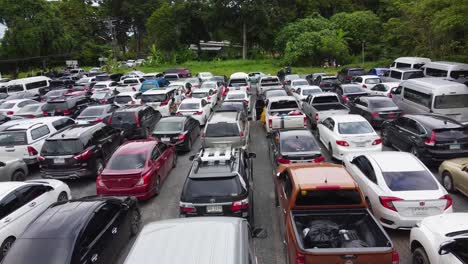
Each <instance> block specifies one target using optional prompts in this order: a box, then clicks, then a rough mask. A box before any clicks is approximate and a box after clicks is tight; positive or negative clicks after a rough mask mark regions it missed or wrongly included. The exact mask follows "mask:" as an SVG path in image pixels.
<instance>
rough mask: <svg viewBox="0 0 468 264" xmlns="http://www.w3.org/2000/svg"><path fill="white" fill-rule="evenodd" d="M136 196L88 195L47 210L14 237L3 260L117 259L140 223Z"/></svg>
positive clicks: (20, 263) (38, 263)
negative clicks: (101, 196)
mask: <svg viewBox="0 0 468 264" xmlns="http://www.w3.org/2000/svg"><path fill="white" fill-rule="evenodd" d="M140 219H141V216H140V210H139V209H138V207H137V202H136V200H135V199H134V198H128V197H123V198H113V197H107V198H100V197H88V198H82V199H78V200H71V201H68V202H60V203H56V204H54V205H52V206H51V207H49V208H48V209H47V210H45V211H44V212H43V213H42V214H41V215H40V216H39V217H38V218H36V220H35V221H34V222H32V223H31V224H30V225H29V227H28V228H27V229H26V231H25V232H24V233H23V234H22V235H21V236H20V237H19V238H18V239H17V240H16V241H15V243H14V244H13V246H12V247H11V249H10V250H9V252H8V254H7V255H6V257H5V259H4V260H3V262H2V263H3V264H31V263H34V264H55V263H57V264H58V263H60V264H67V263H70V264H75V263H80V264H84V263H99V264H105V263H109V264H111V263H112V264H113V263H116V261H117V257H118V256H119V253H120V252H121V250H122V249H123V248H124V247H125V246H126V245H127V243H128V241H129V239H130V237H132V236H134V235H136V233H137V232H138V230H139V227H140Z"/></svg>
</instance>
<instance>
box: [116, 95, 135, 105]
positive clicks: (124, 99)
mask: <svg viewBox="0 0 468 264" xmlns="http://www.w3.org/2000/svg"><path fill="white" fill-rule="evenodd" d="M131 101H133V99H132V97H131V96H130V95H121V96H116V97H115V102H116V103H118V104H126V103H128V102H131Z"/></svg>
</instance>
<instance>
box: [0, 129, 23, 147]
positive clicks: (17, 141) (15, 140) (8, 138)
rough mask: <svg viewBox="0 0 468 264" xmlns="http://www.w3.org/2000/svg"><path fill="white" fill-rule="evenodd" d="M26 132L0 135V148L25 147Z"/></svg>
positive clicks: (6, 132) (10, 132)
mask: <svg viewBox="0 0 468 264" xmlns="http://www.w3.org/2000/svg"><path fill="white" fill-rule="evenodd" d="M26 144H28V140H27V137H26V131H5V132H2V133H0V146H11V145H26Z"/></svg>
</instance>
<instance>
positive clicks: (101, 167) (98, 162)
mask: <svg viewBox="0 0 468 264" xmlns="http://www.w3.org/2000/svg"><path fill="white" fill-rule="evenodd" d="M103 170H104V163H103V162H102V160H101V159H97V160H96V176H99V175H101V173H102V171H103Z"/></svg>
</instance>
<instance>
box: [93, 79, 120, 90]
mask: <svg viewBox="0 0 468 264" xmlns="http://www.w3.org/2000/svg"><path fill="white" fill-rule="evenodd" d="M118 85H119V83H118V82H114V81H102V82H97V83H96V84H95V85H94V86H93V89H91V91H93V92H94V91H95V90H99V89H109V90H111V91H114V90H115V88H116V87H117V86H118Z"/></svg>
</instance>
